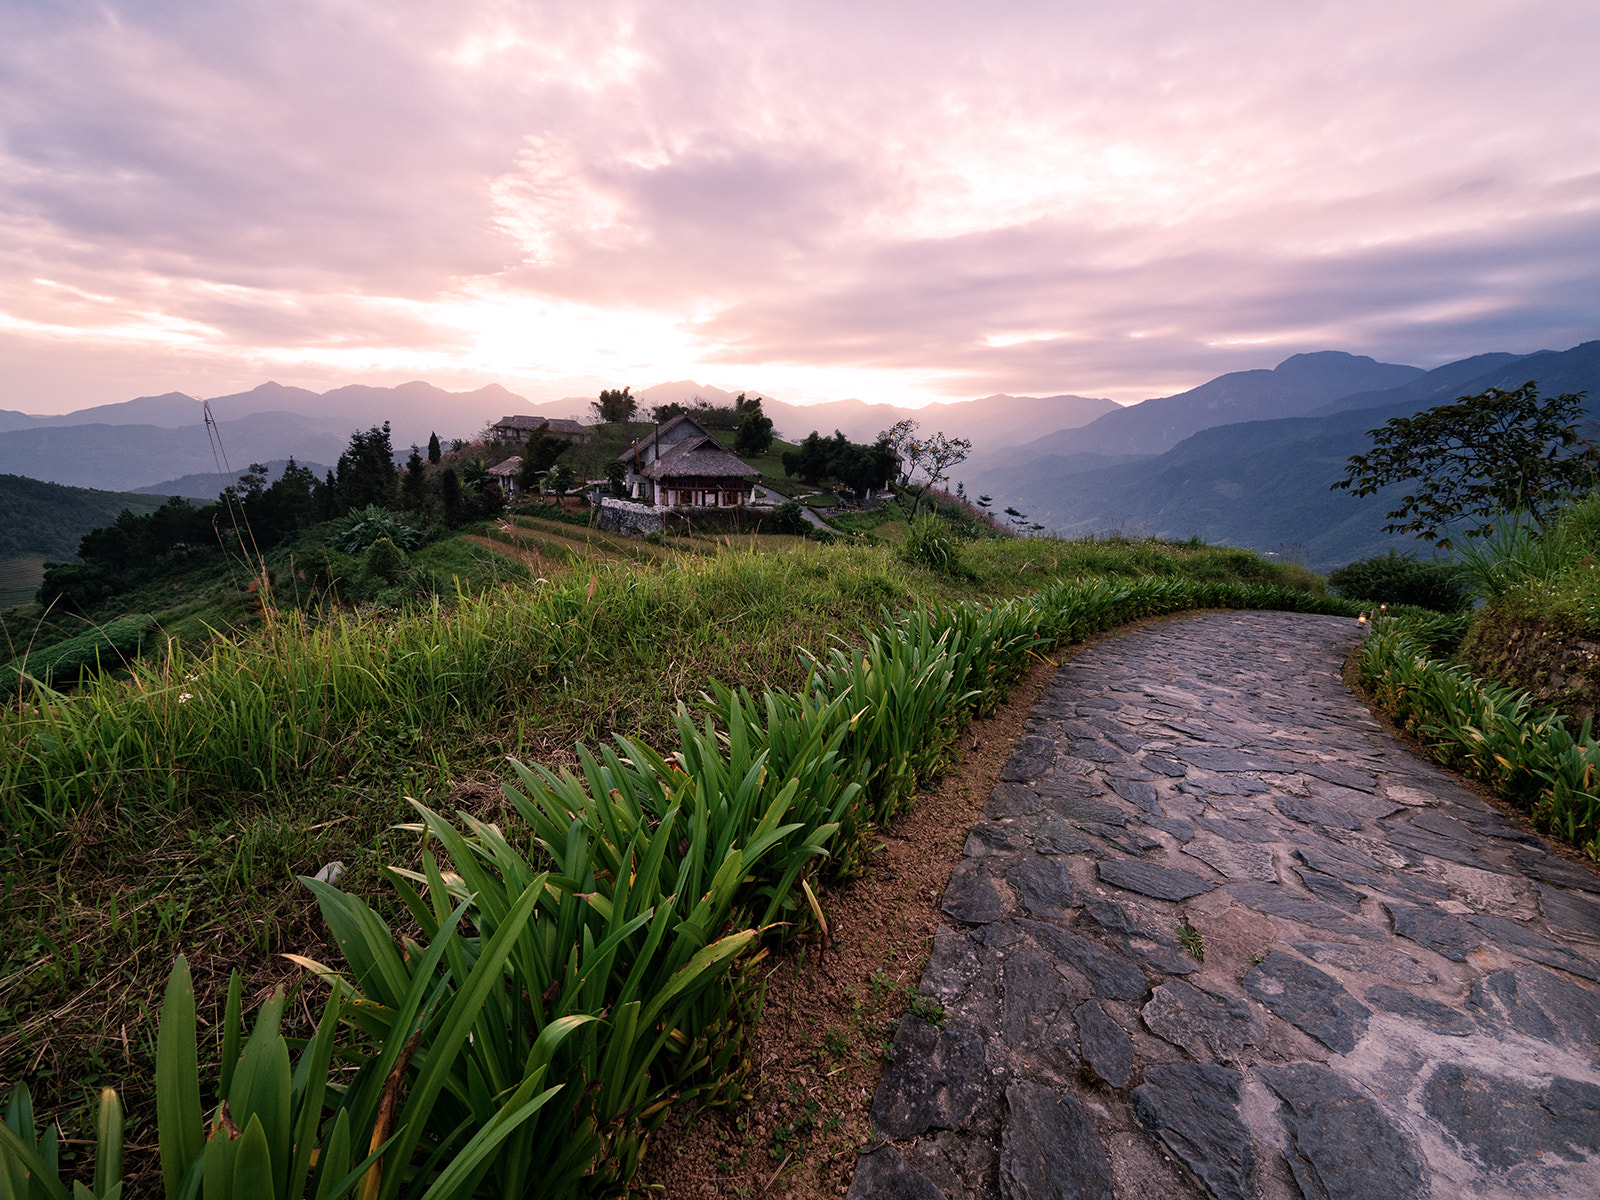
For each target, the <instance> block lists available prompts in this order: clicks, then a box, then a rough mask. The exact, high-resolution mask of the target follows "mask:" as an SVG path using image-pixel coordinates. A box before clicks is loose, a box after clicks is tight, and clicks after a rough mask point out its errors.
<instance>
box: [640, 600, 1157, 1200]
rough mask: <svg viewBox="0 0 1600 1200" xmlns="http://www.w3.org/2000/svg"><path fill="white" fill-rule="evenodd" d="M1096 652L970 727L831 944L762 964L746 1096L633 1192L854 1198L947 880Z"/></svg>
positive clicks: (845, 901)
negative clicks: (1007, 771) (1053, 698)
mask: <svg viewBox="0 0 1600 1200" xmlns="http://www.w3.org/2000/svg"><path fill="white" fill-rule="evenodd" d="M1185 615H1187V614H1185ZM1161 619H1166V618H1155V620H1161ZM1147 623H1149V622H1138V623H1137V624H1138V625H1142V624H1147ZM1129 628H1130V626H1123V627H1121V628H1120V629H1118V630H1116V631H1115V634H1121V633H1125V632H1127V630H1128V629H1129ZM1115 634H1111V635H1105V636H1115ZM1095 640H1099V639H1095ZM1089 644H1091V643H1087V642H1086V643H1082V644H1080V645H1076V646H1072V647H1068V648H1066V649H1064V650H1061V651H1058V652H1057V653H1056V654H1055V655H1054V656H1053V658H1052V659H1051V660H1049V661H1047V662H1045V661H1041V662H1039V663H1037V664H1035V666H1034V667H1033V669H1032V670H1031V671H1030V672H1029V673H1028V674H1027V675H1026V676H1024V677H1023V679H1022V680H1020V681H1019V682H1018V683H1017V685H1016V686H1015V687H1014V688H1013V689H1012V691H1011V695H1010V697H1009V698H1008V699H1007V700H1006V702H1005V703H1004V704H1002V705H1001V706H1000V707H999V709H998V710H997V711H996V712H995V714H994V716H992V717H990V718H989V719H987V720H983V721H977V722H974V723H973V724H972V725H971V726H969V727H968V728H967V729H966V731H965V732H964V733H963V734H962V737H961V742H960V758H959V759H958V760H957V762H956V763H955V765H954V766H953V767H952V768H951V769H950V770H949V772H948V773H947V774H946V775H945V776H944V778H943V779H942V780H940V781H939V785H938V787H937V789H936V790H933V791H930V792H927V793H925V794H923V795H920V796H918V797H917V801H916V804H915V805H914V806H913V808H912V810H911V811H910V812H909V813H907V814H905V815H904V816H902V817H900V818H899V819H898V820H896V821H895V823H894V825H893V827H892V828H890V829H888V830H885V831H883V832H882V833H881V834H880V835H879V841H880V845H879V847H878V852H877V854H876V856H875V858H874V859H873V862H872V866H871V868H870V869H869V871H868V872H867V873H866V874H865V875H864V876H863V877H862V878H860V879H857V880H853V881H851V882H850V883H847V884H845V885H843V886H841V887H837V888H834V889H831V890H830V891H829V892H828V893H827V895H826V896H825V897H824V898H823V903H824V908H825V912H826V915H827V918H828V924H829V933H830V935H831V936H830V938H829V939H828V941H827V944H826V945H824V944H822V943H821V942H820V941H813V942H811V943H809V944H806V945H803V946H800V947H797V948H793V949H791V950H789V951H786V952H785V953H783V954H781V955H779V956H778V957H777V960H776V962H775V963H773V964H772V965H771V966H766V967H765V969H766V970H767V972H768V974H767V978H766V994H765V1001H764V1008H763V1014H762V1018H761V1020H760V1023H759V1025H758V1027H757V1029H756V1031H755V1033H754V1036H753V1039H752V1044H751V1051H750V1054H751V1064H750V1065H751V1076H750V1080H749V1083H748V1085H747V1087H748V1092H747V1095H748V1096H749V1099H748V1100H747V1101H746V1102H745V1103H744V1104H742V1105H736V1106H731V1107H725V1108H714V1109H698V1110H692V1111H688V1112H685V1113H682V1114H674V1116H673V1117H671V1118H669V1120H668V1121H667V1123H666V1125H664V1126H663V1127H662V1129H661V1130H660V1131H659V1132H658V1133H657V1134H656V1135H655V1136H654V1138H653V1139H652V1141H651V1146H650V1150H649V1153H648V1155H647V1157H646V1159H645V1161H644V1164H643V1166H642V1168H641V1170H640V1174H639V1177H638V1179H636V1180H635V1185H634V1186H635V1190H636V1191H639V1192H645V1193H648V1194H652V1195H658V1196H667V1197H685V1198H687V1197H702V1196H717V1197H722V1196H738V1197H745V1196H748V1197H761V1196H770V1197H783V1196H789V1197H811V1196H843V1195H844V1194H845V1192H846V1191H847V1190H848V1189H849V1186H850V1179H851V1176H852V1175H853V1174H854V1172H855V1166H856V1156H857V1155H858V1154H859V1153H860V1152H861V1150H862V1149H863V1148H865V1147H866V1146H867V1145H868V1143H869V1142H870V1141H871V1140H872V1122H871V1108H872V1094H873V1091H874V1090H875V1089H876V1087H877V1085H878V1077H879V1076H880V1075H881V1074H882V1073H883V1067H884V1056H885V1054H886V1052H887V1051H888V1050H889V1046H890V1043H891V1041H892V1039H893V1038H894V1033H895V1030H896V1029H897V1028H898V1027H899V1024H900V1019H901V1017H903V1016H904V1015H905V1013H906V1011H907V1009H908V1008H909V1007H911V1005H912V1004H913V1003H916V1004H918V1005H922V1004H925V1003H926V1002H925V1001H922V1000H920V999H915V1000H914V999H913V998H914V997H915V993H916V987H917V983H918V981H919V980H920V979H921V977H922V968H923V966H924V965H925V964H926V962H927V960H928V955H929V953H930V952H931V951H932V948H933V934H934V931H935V930H936V929H937V928H938V927H939V925H940V924H941V923H942V922H943V921H944V920H945V918H944V917H943V915H942V914H941V913H940V911H939V904H940V900H941V898H942V897H943V895H944V889H945V885H946V884H948V883H949V881H950V872H951V871H952V870H954V868H955V865H956V864H957V863H958V862H960V861H961V849H962V846H963V845H965V843H966V840H967V834H968V833H969V832H970V831H971V829H972V826H973V824H974V823H976V821H977V820H978V818H979V817H980V816H981V815H982V812H983V806H984V803H985V802H986V801H987V800H988V798H989V793H990V792H991V791H993V789H994V785H995V783H996V781H997V780H998V778H999V775H1000V770H1001V768H1002V767H1004V766H1005V763H1006V760H1007V759H1008V758H1010V757H1011V752H1012V750H1013V749H1014V747H1015V746H1016V742H1017V739H1018V738H1019V737H1020V736H1021V735H1022V730H1023V724H1024V722H1025V721H1026V720H1027V717H1028V713H1029V712H1030V711H1032V709H1033V705H1034V702H1035V701H1036V700H1037V699H1038V697H1039V693H1040V692H1042V691H1043V690H1044V688H1045V685H1046V684H1048V683H1049V682H1050V679H1051V677H1052V676H1053V675H1054V674H1055V670H1056V666H1057V665H1058V664H1059V663H1061V662H1064V661H1066V660H1068V659H1070V658H1072V657H1073V656H1074V655H1076V654H1077V653H1079V652H1080V651H1081V650H1082V649H1084V647H1085V646H1087V645H1089ZM764 966H765V964H764ZM935 1007H936V1006H935ZM924 1015H928V1014H927V1013H924Z"/></svg>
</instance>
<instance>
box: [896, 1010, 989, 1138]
mask: <svg viewBox="0 0 1600 1200" xmlns="http://www.w3.org/2000/svg"><path fill="white" fill-rule="evenodd" d="M988 1094H989V1071H988V1068H987V1067H986V1066H985V1065H984V1061H983V1039H982V1038H981V1037H979V1036H978V1034H977V1033H976V1032H975V1031H973V1030H970V1029H940V1028H939V1027H937V1026H935V1025H930V1024H928V1022H926V1021H924V1020H922V1019H921V1018H920V1017H906V1018H905V1019H904V1020H903V1021H901V1022H900V1028H899V1029H898V1030H897V1031H896V1032H895V1035H894V1060H893V1061H892V1062H891V1063H890V1064H889V1067H888V1069H887V1070H886V1071H884V1073H883V1078H882V1079H880V1080H879V1081H878V1090H877V1092H875V1093H874V1094H873V1097H872V1123H873V1125H874V1126H876V1127H877V1128H878V1129H880V1130H882V1131H883V1132H884V1133H885V1134H887V1135H888V1136H889V1137H892V1138H911V1137H916V1136H918V1135H919V1134H924V1133H927V1132H928V1131H929V1130H931V1129H955V1128H956V1127H957V1126H960V1125H963V1124H965V1123H966V1121H967V1119H968V1118H969V1117H971V1116H972V1114H973V1113H974V1112H975V1111H976V1110H977V1108H978V1106H979V1105H980V1104H982V1103H983V1101H984V1100H985V1098H986V1097H987V1096H988Z"/></svg>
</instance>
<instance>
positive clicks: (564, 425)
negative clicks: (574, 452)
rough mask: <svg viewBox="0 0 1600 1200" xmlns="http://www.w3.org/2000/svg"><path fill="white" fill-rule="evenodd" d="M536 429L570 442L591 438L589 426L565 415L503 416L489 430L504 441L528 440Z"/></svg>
mask: <svg viewBox="0 0 1600 1200" xmlns="http://www.w3.org/2000/svg"><path fill="white" fill-rule="evenodd" d="M535 429H542V430H543V431H544V434H545V436H546V437H559V438H566V439H567V440H568V441H569V442H586V441H588V440H589V427H588V426H587V425H582V424H580V423H578V422H577V421H569V420H567V419H566V418H565V417H533V416H515V417H501V418H500V419H499V420H498V421H496V422H495V423H494V424H493V425H491V426H489V431H490V432H491V433H493V434H494V435H495V437H497V438H499V439H500V440H501V441H503V442H523V441H527V439H528V435H529V434H530V433H532V432H533V431H534V430H535Z"/></svg>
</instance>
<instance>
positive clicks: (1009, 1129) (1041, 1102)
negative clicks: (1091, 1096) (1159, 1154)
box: [1000, 1082, 1112, 1200]
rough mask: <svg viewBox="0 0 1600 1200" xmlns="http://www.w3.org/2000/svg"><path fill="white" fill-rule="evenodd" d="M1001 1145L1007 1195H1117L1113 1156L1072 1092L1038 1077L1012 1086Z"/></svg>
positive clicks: (1087, 1199)
mask: <svg viewBox="0 0 1600 1200" xmlns="http://www.w3.org/2000/svg"><path fill="white" fill-rule="evenodd" d="M1006 1108H1007V1113H1006V1123H1005V1131H1004V1133H1003V1134H1002V1142H1001V1150H1000V1194H1001V1196H1003V1197H1005V1200H1037V1198H1038V1197H1043V1196H1051V1197H1055V1196H1059V1197H1062V1200H1080V1198H1081V1200H1112V1190H1111V1158H1110V1156H1109V1155H1107V1154H1106V1148H1105V1145H1104V1144H1103V1143H1102V1142H1101V1141H1100V1137H1099V1135H1098V1134H1097V1133H1095V1131H1094V1126H1093V1125H1092V1124H1091V1123H1090V1122H1089V1119H1088V1117H1087V1116H1086V1115H1085V1114H1084V1111H1083V1105H1082V1103H1080V1102H1079V1100H1078V1098H1077V1096H1075V1095H1073V1094H1072V1093H1071V1092H1058V1091H1052V1090H1051V1089H1049V1088H1043V1087H1040V1086H1039V1085H1038V1084H1034V1083H1026V1082H1024V1083H1014V1084H1012V1085H1011V1086H1010V1087H1009V1088H1007V1089H1006Z"/></svg>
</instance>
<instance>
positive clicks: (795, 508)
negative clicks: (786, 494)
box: [767, 500, 811, 537]
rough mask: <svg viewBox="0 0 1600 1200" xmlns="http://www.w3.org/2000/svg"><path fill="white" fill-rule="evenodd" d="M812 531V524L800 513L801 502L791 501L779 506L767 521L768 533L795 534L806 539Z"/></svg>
mask: <svg viewBox="0 0 1600 1200" xmlns="http://www.w3.org/2000/svg"><path fill="white" fill-rule="evenodd" d="M810 530H811V522H810V521H808V520H806V518H805V515H804V514H803V513H802V512H801V511H800V501H798V500H790V501H788V502H786V503H784V504H780V505H778V508H777V511H775V512H774V513H773V514H772V516H771V518H769V519H768V521H767V532H768V533H793V534H797V535H799V536H800V537H804V536H805V535H806V534H807V533H808V532H810Z"/></svg>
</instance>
